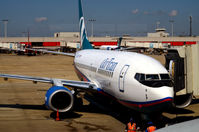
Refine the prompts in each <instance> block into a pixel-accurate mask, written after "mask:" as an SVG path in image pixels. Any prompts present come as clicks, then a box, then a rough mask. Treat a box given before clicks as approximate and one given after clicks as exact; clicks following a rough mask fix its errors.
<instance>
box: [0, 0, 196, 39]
mask: <svg viewBox="0 0 199 132" xmlns="http://www.w3.org/2000/svg"><path fill="white" fill-rule="evenodd" d="M198 6H199V0H83V9H84V16H85V19H86V20H87V22H86V24H87V25H86V26H87V30H88V31H87V32H88V34H89V35H90V34H91V23H90V22H89V21H88V20H89V19H95V20H96V21H95V22H94V35H96V36H104V35H110V36H121V35H122V34H130V35H132V36H143V35H146V33H147V32H154V31H155V28H156V26H157V23H160V24H158V25H159V27H164V28H166V29H167V32H169V33H170V32H171V23H170V22H169V21H170V20H174V35H188V34H189V16H192V17H193V34H194V35H199V7H198ZM4 19H8V20H9V22H8V36H24V35H25V33H24V32H27V30H28V29H29V30H30V34H31V36H53V33H54V32H73V31H74V32H78V31H79V28H78V0H0V20H4ZM2 35H4V25H3V22H1V23H0V36H2Z"/></svg>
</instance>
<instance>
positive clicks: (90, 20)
mask: <svg viewBox="0 0 199 132" xmlns="http://www.w3.org/2000/svg"><path fill="white" fill-rule="evenodd" d="M88 21H89V22H91V37H93V23H94V22H95V21H96V20H95V19H89V20H88Z"/></svg>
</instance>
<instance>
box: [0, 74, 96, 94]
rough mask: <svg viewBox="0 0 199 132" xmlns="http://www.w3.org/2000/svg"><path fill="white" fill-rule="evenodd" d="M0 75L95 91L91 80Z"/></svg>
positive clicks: (6, 77)
mask: <svg viewBox="0 0 199 132" xmlns="http://www.w3.org/2000/svg"><path fill="white" fill-rule="evenodd" d="M0 77H2V78H4V79H5V80H7V79H8V78H12V79H20V80H27V81H33V82H35V83H37V82H42V83H51V84H53V85H55V86H63V85H64V86H69V87H73V88H75V89H82V90H88V89H89V90H94V91H96V90H97V88H96V85H95V84H93V83H91V82H85V81H73V80H64V79H57V78H46V77H32V76H23V75H11V74H0Z"/></svg>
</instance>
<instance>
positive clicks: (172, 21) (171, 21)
mask: <svg viewBox="0 0 199 132" xmlns="http://www.w3.org/2000/svg"><path fill="white" fill-rule="evenodd" d="M169 22H170V23H171V36H172V37H173V23H174V20H170V21H169Z"/></svg>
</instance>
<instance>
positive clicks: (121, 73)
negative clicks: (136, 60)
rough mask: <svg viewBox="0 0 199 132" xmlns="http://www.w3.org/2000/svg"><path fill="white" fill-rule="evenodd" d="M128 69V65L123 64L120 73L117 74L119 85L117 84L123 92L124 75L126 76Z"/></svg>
mask: <svg viewBox="0 0 199 132" xmlns="http://www.w3.org/2000/svg"><path fill="white" fill-rule="evenodd" d="M128 69H129V65H124V67H123V68H122V70H121V71H120V74H119V85H118V86H119V90H120V92H124V83H125V76H126V73H127V70H128Z"/></svg>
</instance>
